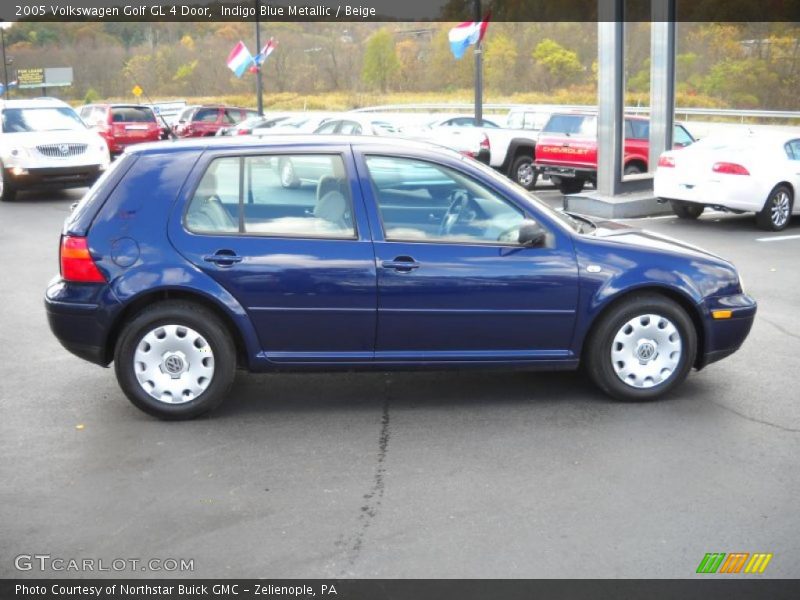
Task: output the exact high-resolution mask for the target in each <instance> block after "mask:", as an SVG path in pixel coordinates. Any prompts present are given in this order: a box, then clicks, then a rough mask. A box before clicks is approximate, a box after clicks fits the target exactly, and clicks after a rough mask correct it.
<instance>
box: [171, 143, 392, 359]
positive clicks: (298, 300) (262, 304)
mask: <svg viewBox="0 0 800 600" xmlns="http://www.w3.org/2000/svg"><path fill="white" fill-rule="evenodd" d="M287 159H288V160H292V161H294V162H296V163H301V162H304V161H305V162H317V163H319V162H321V161H327V164H328V169H327V170H326V172H324V173H323V174H321V175H320V177H318V178H317V179H316V180H315V181H303V182H302V183H301V185H299V186H297V187H293V188H287V187H284V186H283V185H281V181H280V177H279V174H278V172H277V171H278V164H279V163H280V162H281V161H282V160H287ZM352 172H353V159H352V153H351V152H350V150H349V148H348V147H347V146H341V147H326V148H325V151H324V152H321V151H320V150H319V149H318V148H317V149H313V148H302V147H300V148H292V149H291V150H280V151H276V150H273V149H270V152H269V153H252V152H248V153H246V154H237V153H236V152H230V153H225V154H214V155H210V156H206V157H204V158H203V159H201V161H200V162H199V163H198V166H197V168H196V169H195V172H194V174H193V176H192V179H193V180H194V182H195V183H194V184H193V185H192V186H191V190H190V191H189V192H187V197H186V199H185V201H184V203H183V206H184V207H185V210H184V211H178V213H177V214H176V215H173V220H172V222H171V224H170V236H171V238H172V240H173V243H174V244H175V246H176V247H177V248H178V249H179V251H180V252H181V253H182V254H183V255H184V256H186V258H187V259H188V260H190V261H191V262H192V263H194V264H195V265H196V266H197V267H198V268H199V269H201V270H202V271H203V272H205V273H206V274H208V275H209V276H210V277H212V278H213V279H215V280H216V281H217V282H218V283H219V284H220V285H221V286H223V287H224V288H225V289H226V290H228V291H229V292H230V293H231V294H232V295H233V296H234V297H235V298H236V299H237V300H238V301H239V303H240V304H241V305H242V306H243V307H244V308H245V309H246V310H247V312H248V314H249V315H250V318H251V320H252V322H253V324H254V325H255V327H256V330H257V333H258V336H259V339H260V342H261V346H262V348H263V350H264V352H265V354H266V356H267V357H268V358H269V359H270V360H272V361H274V362H285V363H314V362H345V363H347V362H353V363H357V362H363V361H370V360H372V357H373V349H374V341H375V322H376V301H377V300H376V298H377V293H376V273H375V256H374V252H373V247H372V241H371V239H370V233H369V226H368V224H367V220H366V217H365V215H364V210H363V201H362V198H361V192H360V189H359V187H358V186H357V185H355V184H354V183H353V181H354V180H353V178H352V176H351V174H352Z"/></svg>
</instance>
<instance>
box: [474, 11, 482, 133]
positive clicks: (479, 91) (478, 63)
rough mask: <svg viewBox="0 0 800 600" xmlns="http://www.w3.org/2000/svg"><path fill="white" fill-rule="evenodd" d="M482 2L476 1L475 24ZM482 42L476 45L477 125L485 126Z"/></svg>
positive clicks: (477, 20)
mask: <svg viewBox="0 0 800 600" xmlns="http://www.w3.org/2000/svg"><path fill="white" fill-rule="evenodd" d="M481 18H482V15H481V0H475V22H476V23H480V21H481ZM481 46H482V41H481V40H478V43H477V44H475V124H476V125H477V126H478V127H481V126H482V125H483V48H482V47H481Z"/></svg>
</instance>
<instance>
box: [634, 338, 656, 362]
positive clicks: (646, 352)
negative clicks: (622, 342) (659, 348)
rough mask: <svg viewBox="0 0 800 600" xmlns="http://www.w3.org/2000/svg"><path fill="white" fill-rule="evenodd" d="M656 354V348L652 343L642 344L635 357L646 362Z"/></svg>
mask: <svg viewBox="0 0 800 600" xmlns="http://www.w3.org/2000/svg"><path fill="white" fill-rule="evenodd" d="M655 354H656V347H655V345H654V344H653V342H642V343H641V344H639V348H638V349H637V350H636V356H637V358H638V359H639V360H641V361H643V362H647V361H648V360H650V359H651V358H653V357H654V356H655Z"/></svg>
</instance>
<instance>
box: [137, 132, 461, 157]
mask: <svg viewBox="0 0 800 600" xmlns="http://www.w3.org/2000/svg"><path fill="white" fill-rule="evenodd" d="M389 139H390V140H391V141H387V138H385V137H382V136H371V135H318V134H317V135H315V134H297V133H286V134H284V133H270V134H265V135H254V136H237V137H225V136H220V137H216V136H214V137H202V138H183V139H178V140H171V141H161V142H150V143H143V144H136V145H135V146H131V147H129V148H127V149H126V150H125V152H126V154H158V153H161V152H164V151H181V150H196V151H205V150H225V149H231V150H233V149H245V150H247V149H258V148H271V147H285V146H318V147H320V148H325V147H337V146H339V147H340V146H343V145H351V144H352V145H357V146H376V147H377V146H380V147H386V146H387V145H391V146H392V147H393V148H400V149H405V150H420V151H431V150H440V151H441V150H447V149H446V148H444V147H442V146H439V145H437V144H432V143H429V142H422V141H418V140H408V139H403V138H394V137H392V138H389ZM451 152H453V153H454V154H458V153H457V152H456V151H455V150H452V151H451Z"/></svg>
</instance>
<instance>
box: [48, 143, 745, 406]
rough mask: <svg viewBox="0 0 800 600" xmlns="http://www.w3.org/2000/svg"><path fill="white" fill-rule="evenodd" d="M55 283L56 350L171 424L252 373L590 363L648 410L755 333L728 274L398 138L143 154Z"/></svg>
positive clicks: (74, 233) (113, 184) (51, 294)
mask: <svg viewBox="0 0 800 600" xmlns="http://www.w3.org/2000/svg"><path fill="white" fill-rule="evenodd" d="M60 262H61V269H60V274H59V275H58V276H56V277H55V278H54V279H53V280H52V281H51V282H50V284H49V287H48V288H47V292H46V298H45V302H46V307H47V314H48V318H49V321H50V327H51V328H52V331H53V333H54V334H55V335H56V337H57V338H58V339H59V340H60V341H61V343H62V344H63V345H64V346H65V347H66V348H67V349H68V350H69V351H71V352H73V353H74V354H76V355H78V356H80V357H82V358H84V359H86V360H89V361H92V362H94V363H97V364H99V365H104V366H106V365H109V364H110V363H111V362H113V363H114V367H115V371H116V375H117V379H118V381H119V384H120V386H121V387H122V389H123V390H124V392H125V394H126V395H127V396H128V398H130V400H131V401H132V402H133V403H134V404H135V405H136V406H137V407H139V408H140V409H142V410H144V411H146V412H148V413H150V414H153V415H156V416H158V417H162V418H167V419H180V418H191V417H195V416H197V415H200V414H202V413H205V412H206V411H208V410H210V409H213V408H214V407H216V406H217V405H218V404H219V403H220V402H221V401H222V400H223V399H224V398H225V395H226V393H227V392H228V389H229V387H230V385H231V382H232V381H233V378H234V372H235V369H236V368H237V367H239V368H243V369H247V370H249V371H269V370H288V369H293V370H300V369H313V370H334V369H381V370H383V369H400V368H405V369H420V368H454V369H460V368H466V367H488V366H495V367H496V366H503V367H508V366H522V367H528V368H531V369H575V368H577V367H578V366H579V364H583V365H584V366H585V367H586V369H587V371H588V373H589V374H590V376H591V378H592V379H593V380H594V381H595V382H596V383H597V385H598V386H599V387H600V388H602V389H603V390H604V391H605V392H606V393H608V394H610V395H612V396H614V397H616V398H619V399H623V400H644V399H650V398H654V397H656V396H660V395H662V394H664V393H666V392H668V391H670V390H672V389H674V388H675V387H676V386H677V385H678V384H680V383H681V382H682V381H683V380H684V379H685V377H686V376H687V374H688V372H689V371H690V370H691V369H692V368H693V367H694V368H697V369H700V368H703V367H704V366H706V365H707V364H709V363H711V362H714V361H716V360H719V359H721V358H723V357H725V356H727V355H729V354H731V353H733V352H734V351H736V350H737V349H738V348H739V346H740V345H741V344H742V342H743V341H744V339H745V337H746V336H747V334H748V332H749V330H750V327H751V325H752V322H753V318H754V316H755V312H756V303H755V302H754V301H753V299H752V298H750V297H749V296H748V295H746V294H745V293H744V291H743V290H742V284H741V280H740V278H739V275H738V273H737V271H736V269H735V268H734V266H733V265H731V264H730V263H729V262H727V261H725V260H723V259H721V258H719V257H717V256H714V255H712V254H709V253H708V252H705V251H703V250H701V249H699V248H696V247H693V246H689V245H687V244H683V243H681V242H678V241H676V240H673V239H670V238H667V237H663V236H659V235H655V234H653V233H648V232H645V231H641V230H637V229H633V228H630V227H627V226H625V225H620V224H618V223H614V222H607V221H606V222H598V221H594V220H590V219H587V218H585V217H581V216H578V215H569V214H565V213H561V212H557V211H554V210H552V209H551V208H549V207H548V206H547V205H545V204H543V203H541V202H539V201H538V200H536V199H535V198H533V197H531V196H530V195H529V194H528V193H527V192H526V191H525V190H523V189H522V188H521V187H518V186H516V185H515V184H513V183H511V182H510V181H508V180H507V179H506V178H504V177H502V176H500V175H498V174H497V173H495V172H494V171H492V170H491V169H489V168H488V167H485V166H483V165H481V164H479V163H478V162H476V161H474V160H471V159H467V158H464V157H462V156H460V155H459V154H457V153H454V152H450V151H446V150H443V149H440V148H437V147H434V146H431V145H426V144H423V143H416V142H410V141H409V142H404V141H400V140H395V139H392V140H391V141H387V140H385V139H381V138H365V137H358V138H346V137H332V136H317V137H302V136H287V137H278V136H270V137H269V140H268V141H267V140H266V139H259V138H251V139H237V140H229V139H228V140H226V139H214V140H207V139H202V140H197V141H186V142H176V143H162V144H152V145H142V146H138V147H136V148H133V149H130V150H129V151H127V152H126V153H125V154H124V155H123V157H122V158H121V159H120V160H119V161H117V162H116V163H115V165H114V166H113V167H112V169H110V170H109V171H108V172H107V173H106V174H105V175H104V176H103V178H102V179H101V180H100V181H98V182H97V184H96V185H95V186H94V187H93V188H92V189H91V190H90V191H89V193H88V194H87V195H86V196H85V197H84V198H83V200H82V201H81V202H80V203H79V204H78V206H77V207H76V208H75V210H74V211H73V212H72V214H71V215H70V216H69V218H68V219H67V221H66V223H65V225H64V229H63V232H62V236H61V250H60Z"/></svg>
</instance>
